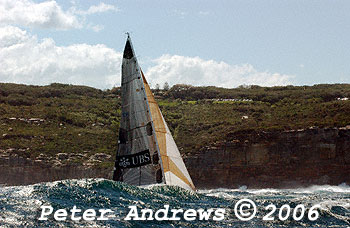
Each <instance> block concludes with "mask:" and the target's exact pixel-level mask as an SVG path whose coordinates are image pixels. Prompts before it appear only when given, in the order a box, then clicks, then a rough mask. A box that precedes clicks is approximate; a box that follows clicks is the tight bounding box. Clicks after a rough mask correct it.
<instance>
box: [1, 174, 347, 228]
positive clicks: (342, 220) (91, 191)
mask: <svg viewBox="0 0 350 228" xmlns="http://www.w3.org/2000/svg"><path fill="white" fill-rule="evenodd" d="M240 199H250V200H252V201H253V202H254V203H255V204H256V205H257V213H256V215H255V216H254V218H252V219H251V220H249V221H241V220H239V219H238V218H237V217H236V216H235V213H234V207H235V204H236V203H237V202H238V201H239V200H240ZM269 204H274V205H275V206H276V212H274V213H273V215H272V216H273V217H274V220H273V221H264V220H263V217H264V216H266V214H267V213H268V212H269V211H270V210H265V208H266V207H267V206H268V205H269ZM284 204H288V205H289V206H290V207H291V210H293V209H294V208H295V207H296V206H297V205H299V204H303V205H304V206H305V208H306V211H305V216H304V217H303V218H302V219H301V220H299V221H295V220H294V219H293V218H292V213H291V215H290V216H289V217H288V219H286V220H285V221H280V220H279V219H278V213H279V209H280V208H281V207H282V205H284ZM316 204H318V205H320V207H319V209H317V213H319V218H318V219H317V220H316V221H310V220H309V219H308V218H307V213H308V211H309V209H310V208H311V207H312V206H313V205H316ZM43 205H44V206H52V207H53V209H54V210H55V211H56V210H58V209H66V210H67V211H68V212H69V210H70V209H72V208H73V206H76V207H77V208H80V209H82V210H83V211H84V210H86V209H95V210H96V212H98V210H99V209H111V210H112V211H113V213H111V214H109V216H108V220H106V221H96V220H94V221H83V220H81V221H73V220H71V219H70V218H69V216H68V219H67V220H65V221H56V220H55V219H54V217H53V216H48V220H46V221H40V220H39V217H40V214H41V211H42V209H41V208H40V207H41V206H43ZM131 205H136V206H137V208H138V209H140V210H141V209H144V208H148V209H151V210H153V211H157V210H159V209H162V208H164V205H169V207H170V209H175V208H176V209H179V208H181V209H184V210H188V209H195V210H198V209H204V210H208V209H210V208H213V209H214V210H216V209H219V208H223V209H225V217H224V219H223V220H221V221H214V220H213V219H212V217H211V218H210V219H209V220H208V221H200V220H199V219H196V220H194V221H186V220H185V219H184V218H183V217H181V219H180V220H179V221H156V220H147V221H126V220H125V217H126V215H127V214H128V213H129V212H130V208H129V206H131ZM249 211H250V212H251V211H252V210H251V209H247V208H246V212H249ZM285 213H286V211H284V213H282V215H285ZM80 215H81V214H80ZM169 216H171V214H170V215H169ZM0 227H350V187H349V186H347V185H346V184H342V185H339V186H312V187H309V188H298V189H283V190H280V189H247V188H246V187H244V186H243V187H241V188H240V189H208V190H198V191H197V192H190V191H187V190H184V189H181V188H179V187H174V186H164V185H154V186H147V187H135V186H130V185H127V184H124V183H118V182H114V181H110V180H105V179H81V180H64V181H56V182H49V183H40V184H35V185H30V186H13V187H0Z"/></svg>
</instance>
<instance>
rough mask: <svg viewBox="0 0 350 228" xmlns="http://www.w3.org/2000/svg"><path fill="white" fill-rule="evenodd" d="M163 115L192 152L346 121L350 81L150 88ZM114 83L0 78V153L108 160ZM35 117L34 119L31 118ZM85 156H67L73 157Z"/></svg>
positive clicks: (349, 119)
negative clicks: (28, 82)
mask: <svg viewBox="0 0 350 228" xmlns="http://www.w3.org/2000/svg"><path fill="white" fill-rule="evenodd" d="M155 95H156V98H157V100H158V102H159V105H160V108H161V110H162V111H163V115H164V117H165V119H166V120H167V122H168V125H169V128H170V129H171V131H172V132H173V134H174V138H175V140H176V142H177V144H178V146H179V148H180V150H181V152H182V153H184V154H186V153H193V152H196V151H197V150H199V149H201V148H203V147H206V146H211V145H213V144H215V143H217V142H222V141H227V140H233V139H234V137H235V134H236V133H239V132H259V131H281V130H291V129H300V128H307V127H311V126H317V127H343V126H346V125H349V124H350V115H349V113H350V100H338V98H345V97H350V85H348V84H334V85H315V86H286V87H260V86H251V87H239V88H235V89H224V88H217V87H193V86H188V85H175V86H173V87H172V88H170V89H169V90H166V91H165V90H159V89H158V90H157V91H155ZM120 102H121V100H120V88H113V89H112V90H107V91H102V90H98V89H94V88H91V87H86V86H73V85H64V84H57V83H54V84H51V85H49V86H25V85H18V84H1V83H0V138H1V140H0V153H1V151H2V150H7V149H10V148H14V149H17V150H19V149H21V151H22V154H21V156H25V157H28V158H31V159H36V158H37V157H38V156H40V154H44V155H45V156H47V157H55V156H56V155H57V154H58V153H67V154H77V155H79V154H84V155H86V157H87V158H89V157H91V156H92V155H94V154H97V153H104V154H108V155H111V157H110V158H109V160H108V161H106V162H102V163H99V165H100V166H104V167H106V166H111V167H112V166H113V165H112V163H113V160H114V154H115V152H116V150H117V139H118V136H117V134H118V128H119V120H120ZM31 118H37V119H31ZM85 160H86V158H81V157H79V156H76V157H74V160H71V162H72V161H73V162H74V163H78V164H79V163H82V162H85Z"/></svg>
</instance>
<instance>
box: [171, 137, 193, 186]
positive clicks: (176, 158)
mask: <svg viewBox="0 0 350 228" xmlns="http://www.w3.org/2000/svg"><path fill="white" fill-rule="evenodd" d="M166 142H167V145H166V146H167V151H171V150H172V151H173V152H174V151H177V153H178V154H179V156H173V155H170V156H169V155H168V157H169V158H170V159H171V160H172V161H173V162H174V164H175V165H176V166H177V167H178V168H179V170H180V171H181V172H182V174H183V175H184V176H185V177H186V178H187V180H188V182H190V183H192V180H191V177H190V174H189V173H188V171H187V168H186V166H185V163H184V162H183V160H182V158H181V156H180V152H179V150H178V149H177V147H176V144H175V141H174V139H173V138H172V137H169V135H168V134H167V135H166ZM174 145H175V148H174ZM192 184H193V183H192Z"/></svg>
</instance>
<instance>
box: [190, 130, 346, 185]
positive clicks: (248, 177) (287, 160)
mask: <svg viewBox="0 0 350 228" xmlns="http://www.w3.org/2000/svg"><path fill="white" fill-rule="evenodd" d="M231 138H232V141H230V142H225V143H222V144H219V145H216V146H215V147H211V148H207V149H205V150H202V151H199V152H198V153H197V154H193V155H191V156H189V157H188V158H187V159H186V165H187V167H188V169H189V172H190V173H191V175H192V179H193V180H194V182H195V184H196V186H197V187H199V188H215V187H227V188H236V187H239V186H242V185H246V186H248V187H249V188H252V187H299V186H308V185H313V184H332V185H337V184H341V183H343V182H346V183H350V129H349V128H340V129H317V128H316V129H307V130H299V131H288V132H274V133H271V132H270V133H266V132H265V133H264V132H263V133H259V134H250V133H249V132H246V133H244V132H243V133H241V134H236V135H231Z"/></svg>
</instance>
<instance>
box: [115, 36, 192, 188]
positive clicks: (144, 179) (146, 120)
mask: <svg viewBox="0 0 350 228" xmlns="http://www.w3.org/2000/svg"><path fill="white" fill-rule="evenodd" d="M113 179H114V180H117V181H124V182H126V183H129V184H133V185H145V184H154V183H164V184H167V185H177V186H180V187H183V188H185V189H192V190H194V189H195V187H194V185H193V182H192V180H191V177H190V175H189V173H188V171H187V169H186V166H185V164H184V162H183V160H182V158H181V155H180V152H179V150H178V148H177V146H176V143H175V141H174V139H173V137H172V135H171V132H170V130H169V128H168V126H167V124H166V122H165V119H164V117H163V115H162V113H161V111H160V109H159V106H158V104H157V102H156V100H155V99H154V96H153V94H152V91H151V89H150V87H149V85H148V83H147V80H146V78H145V76H144V74H143V72H142V70H141V69H140V67H139V65H138V63H137V59H136V56H135V53H134V50H133V47H132V43H131V40H130V37H129V36H128V39H127V42H126V45H125V49H124V54H123V62H122V117H121V121H120V130H119V144H118V152H117V156H116V162H115V171H114V175H113Z"/></svg>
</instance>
